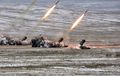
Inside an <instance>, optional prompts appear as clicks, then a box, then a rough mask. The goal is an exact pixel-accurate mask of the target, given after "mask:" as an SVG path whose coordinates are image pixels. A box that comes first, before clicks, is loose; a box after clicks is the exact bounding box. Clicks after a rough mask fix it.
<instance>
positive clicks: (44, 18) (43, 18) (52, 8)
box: [42, 5, 56, 20]
mask: <svg viewBox="0 0 120 76" xmlns="http://www.w3.org/2000/svg"><path fill="white" fill-rule="evenodd" d="M55 7H56V5H54V6H52V7H51V8H50V9H49V10H48V12H47V13H46V14H45V15H44V16H43V17H42V20H46V19H47V17H48V16H49V15H50V14H51V13H52V11H53V10H54V8H55Z"/></svg>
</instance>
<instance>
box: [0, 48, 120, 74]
mask: <svg viewBox="0 0 120 76" xmlns="http://www.w3.org/2000/svg"><path fill="white" fill-rule="evenodd" d="M83 75H84V76H91V75H92V76H101V75H103V76H106V75H109V76H119V75H120V49H119V48H114V49H112V48H111V49H109V48H108V49H105V48H100V49H89V50H80V49H70V48H31V46H26V47H24V46H18V47H13V46H11V47H10V46H9V47H7V48H5V46H4V47H3V46H2V47H0V76H83Z"/></svg>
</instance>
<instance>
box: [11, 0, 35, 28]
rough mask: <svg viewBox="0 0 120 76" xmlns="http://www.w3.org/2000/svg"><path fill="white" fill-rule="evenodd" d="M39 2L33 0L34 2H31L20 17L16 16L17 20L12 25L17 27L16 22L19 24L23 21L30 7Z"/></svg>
mask: <svg viewBox="0 0 120 76" xmlns="http://www.w3.org/2000/svg"><path fill="white" fill-rule="evenodd" d="M36 2H37V0H32V2H31V3H30V5H29V6H28V7H27V8H26V10H24V11H23V12H22V13H21V15H20V17H16V19H15V22H13V23H12V27H15V26H16V24H19V22H21V21H22V19H23V17H24V16H25V15H26V14H27V13H28V12H29V11H30V9H31V8H32V7H33V6H34V5H35V3H36Z"/></svg>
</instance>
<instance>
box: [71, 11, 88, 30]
mask: <svg viewBox="0 0 120 76" xmlns="http://www.w3.org/2000/svg"><path fill="white" fill-rule="evenodd" d="M86 13H87V10H86V11H85V12H84V13H83V14H82V15H81V16H80V17H79V18H78V19H77V20H76V21H75V22H74V23H73V25H72V27H71V28H70V31H72V30H73V29H74V28H75V27H76V26H77V25H78V24H79V23H80V22H81V20H82V19H83V17H84V16H85V14H86Z"/></svg>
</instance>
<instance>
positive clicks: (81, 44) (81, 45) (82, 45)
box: [80, 39, 90, 49]
mask: <svg viewBox="0 0 120 76" xmlns="http://www.w3.org/2000/svg"><path fill="white" fill-rule="evenodd" d="M85 42H86V40H85V39H83V40H82V41H81V42H80V48H81V49H90V48H89V47H86V46H84V43H85Z"/></svg>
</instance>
